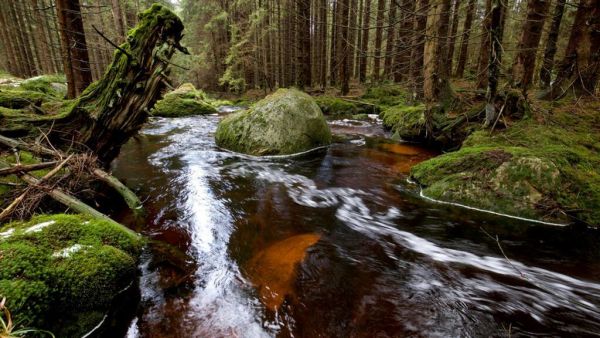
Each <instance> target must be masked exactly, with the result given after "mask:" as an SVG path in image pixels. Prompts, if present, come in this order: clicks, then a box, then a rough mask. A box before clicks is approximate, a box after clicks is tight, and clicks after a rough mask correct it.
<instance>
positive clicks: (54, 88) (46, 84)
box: [19, 74, 67, 98]
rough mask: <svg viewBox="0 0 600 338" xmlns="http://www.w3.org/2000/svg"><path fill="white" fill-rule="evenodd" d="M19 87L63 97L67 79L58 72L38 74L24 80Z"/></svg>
mask: <svg viewBox="0 0 600 338" xmlns="http://www.w3.org/2000/svg"><path fill="white" fill-rule="evenodd" d="M19 88H20V89H22V90H28V91H34V92H40V93H44V94H48V95H51V96H54V97H57V98H64V97H65V96H66V95H67V79H66V77H65V76H64V75H59V74H55V75H40V76H36V77H32V78H29V79H26V80H24V81H23V82H22V83H21V85H20V86H19Z"/></svg>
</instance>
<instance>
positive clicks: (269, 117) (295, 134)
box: [215, 89, 331, 156]
mask: <svg viewBox="0 0 600 338" xmlns="http://www.w3.org/2000/svg"><path fill="white" fill-rule="evenodd" d="M215 138H216V142H217V145H218V146H220V147H223V148H226V149H230V150H233V151H236V152H240V153H245V154H250V155H258V156H262V155H287V154H294V153H299V152H303V151H306V150H310V149H313V148H317V147H320V146H325V145H329V144H330V143H331V131H330V130H329V126H327V122H326V121H325V117H323V113H322V112H321V109H320V108H319V106H318V105H317V104H316V103H315V100H314V99H313V98H312V97H310V96H309V95H308V94H305V93H303V92H301V91H298V90H295V89H279V90H278V91H276V92H275V93H273V94H271V95H269V96H267V97H266V98H264V99H263V100H261V101H259V102H257V103H256V104H254V105H253V106H252V107H251V108H250V109H248V110H245V111H242V112H239V113H235V114H231V115H230V116H228V117H226V118H224V119H223V120H222V121H221V122H220V123H219V126H218V128H217V132H216V135H215Z"/></svg>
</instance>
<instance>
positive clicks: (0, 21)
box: [0, 11, 22, 75]
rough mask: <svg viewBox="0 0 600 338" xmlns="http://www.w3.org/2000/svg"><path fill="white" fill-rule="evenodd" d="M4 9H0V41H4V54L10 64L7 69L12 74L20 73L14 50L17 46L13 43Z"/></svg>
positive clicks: (15, 50)
mask: <svg viewBox="0 0 600 338" xmlns="http://www.w3.org/2000/svg"><path fill="white" fill-rule="evenodd" d="M5 16H6V11H0V33H2V41H3V42H4V44H3V45H4V48H6V54H7V56H8V61H9V65H10V69H9V71H10V72H11V73H12V74H14V75H21V71H22V70H21V67H20V64H19V61H18V60H17V56H16V52H17V47H16V46H15V44H14V40H13V38H12V36H11V35H12V34H11V32H10V27H9V25H8V22H7V19H6V17H5Z"/></svg>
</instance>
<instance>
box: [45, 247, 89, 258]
mask: <svg viewBox="0 0 600 338" xmlns="http://www.w3.org/2000/svg"><path fill="white" fill-rule="evenodd" d="M89 247H90V246H89V245H81V244H75V245H72V246H70V247H68V248H64V249H62V250H60V251H57V252H55V253H53V254H52V257H55V258H69V257H70V256H71V255H72V254H74V253H76V252H78V251H81V250H82V249H85V248H89Z"/></svg>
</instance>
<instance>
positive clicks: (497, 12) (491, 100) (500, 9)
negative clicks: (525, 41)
mask: <svg viewBox="0 0 600 338" xmlns="http://www.w3.org/2000/svg"><path fill="white" fill-rule="evenodd" d="M489 16H490V26H489V34H490V49H491V50H490V53H489V56H488V67H487V68H488V71H487V74H488V81H487V90H486V101H487V103H486V107H485V112H486V114H485V125H486V126H493V124H494V123H495V121H496V119H497V115H498V113H499V111H498V109H502V108H501V107H498V106H497V105H496V96H497V92H498V77H499V74H500V68H501V66H502V35H503V32H504V18H505V16H506V9H505V8H504V5H503V4H502V0H493V3H492V4H491V9H490V14H489ZM505 104H506V102H504V103H503V105H505Z"/></svg>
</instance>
